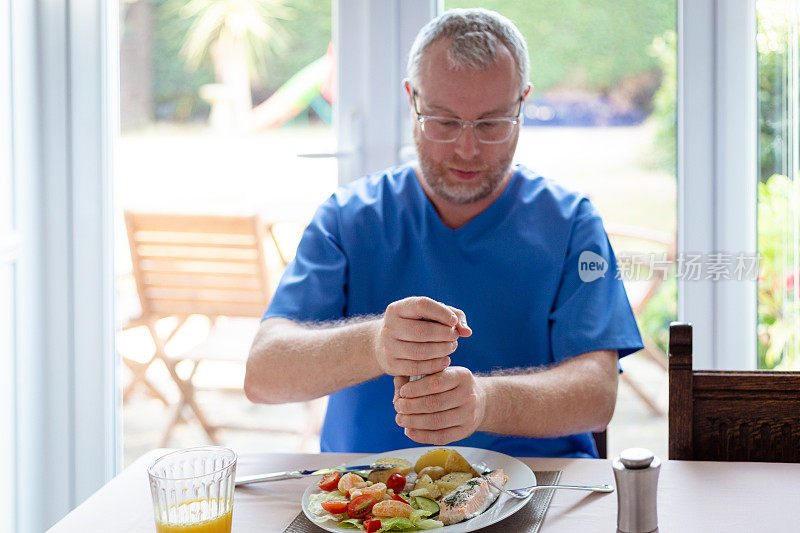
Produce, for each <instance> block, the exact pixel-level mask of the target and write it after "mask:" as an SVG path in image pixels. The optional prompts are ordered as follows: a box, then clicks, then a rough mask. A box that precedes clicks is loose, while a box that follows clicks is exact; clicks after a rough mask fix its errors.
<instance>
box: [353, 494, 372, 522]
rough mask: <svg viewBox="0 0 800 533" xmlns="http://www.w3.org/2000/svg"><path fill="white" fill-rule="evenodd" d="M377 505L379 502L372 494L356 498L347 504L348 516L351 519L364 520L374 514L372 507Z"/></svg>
mask: <svg viewBox="0 0 800 533" xmlns="http://www.w3.org/2000/svg"><path fill="white" fill-rule="evenodd" d="M376 503H378V500H376V499H375V496H372V495H370V494H362V495H361V496H356V497H355V498H353V499H352V500H350V503H348V504H347V516H349V517H350V518H364V517H365V516H367V515H368V514H369V513H371V512H372V506H373V505H375V504H376Z"/></svg>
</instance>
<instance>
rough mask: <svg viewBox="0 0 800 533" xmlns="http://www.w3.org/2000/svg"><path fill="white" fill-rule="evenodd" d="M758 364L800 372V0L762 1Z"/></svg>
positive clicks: (759, 8)
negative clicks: (799, 171) (799, 83)
mask: <svg viewBox="0 0 800 533" xmlns="http://www.w3.org/2000/svg"><path fill="white" fill-rule="evenodd" d="M756 10H757V15H758V29H757V31H758V34H757V45H758V112H759V117H758V118H759V120H758V127H759V130H758V134H759V137H758V139H759V142H758V149H759V152H758V156H759V166H758V252H759V257H760V275H759V278H758V368H762V369H776V370H800V303H799V302H800V291H798V283H800V181H798V167H797V165H798V161H800V159H799V158H798V143H799V142H800V138H799V137H798V110H799V108H798V96H800V95H798V90H800V85H798V17H799V16H800V3H799V2H797V1H796V0H757V2H756Z"/></svg>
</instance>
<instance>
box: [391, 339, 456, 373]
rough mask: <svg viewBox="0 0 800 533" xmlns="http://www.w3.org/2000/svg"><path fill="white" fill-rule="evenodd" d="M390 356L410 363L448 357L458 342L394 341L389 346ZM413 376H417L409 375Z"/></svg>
mask: <svg viewBox="0 0 800 533" xmlns="http://www.w3.org/2000/svg"><path fill="white" fill-rule="evenodd" d="M390 348H391V354H392V355H393V356H394V357H395V358H396V359H408V360H410V361H425V360H428V359H437V358H440V357H444V356H445V355H450V354H451V353H453V352H455V351H456V348H458V341H447V342H408V341H398V340H396V341H394V342H393V343H392V344H391V347H390ZM409 375H411V376H415V375H417V374H409Z"/></svg>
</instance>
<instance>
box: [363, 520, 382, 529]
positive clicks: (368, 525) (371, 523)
mask: <svg viewBox="0 0 800 533" xmlns="http://www.w3.org/2000/svg"><path fill="white" fill-rule="evenodd" d="M380 528H381V521H380V520H378V519H377V518H373V519H372V520H364V529H365V530H366V532H367V533H375V531H378V530H379V529H380Z"/></svg>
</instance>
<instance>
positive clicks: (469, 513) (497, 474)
mask: <svg viewBox="0 0 800 533" xmlns="http://www.w3.org/2000/svg"><path fill="white" fill-rule="evenodd" d="M486 477H488V478H489V479H491V480H492V482H493V483H495V484H497V485H498V486H500V487H502V486H503V485H505V484H506V481H508V476H506V475H505V474H504V473H503V471H502V470H501V469H497V470H492V471H491V472H489V473H488V474H486ZM499 494H500V491H499V490H497V489H496V488H494V487H492V486H491V485H489V484H488V483H487V482H486V480H485V479H483V478H482V477H474V478H472V479H470V480H469V481H467V482H465V483H464V484H463V485H461V486H460V487H458V488H457V489H456V490H454V491H453V492H451V493H450V494H448V495H447V496H445V497H444V498H442V503H441V509H440V510H439V520H441V521H442V522H444V525H446V526H449V525H450V524H457V523H459V522H462V521H464V520H469V519H470V518H474V517H476V516H478V515H479V514H481V513H482V512H484V511H485V510H486V509H488V508H489V506H490V505H492V504H493V503H494V501H495V500H496V499H497V496H498V495H499Z"/></svg>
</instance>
